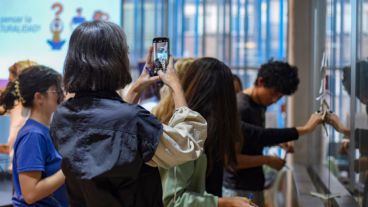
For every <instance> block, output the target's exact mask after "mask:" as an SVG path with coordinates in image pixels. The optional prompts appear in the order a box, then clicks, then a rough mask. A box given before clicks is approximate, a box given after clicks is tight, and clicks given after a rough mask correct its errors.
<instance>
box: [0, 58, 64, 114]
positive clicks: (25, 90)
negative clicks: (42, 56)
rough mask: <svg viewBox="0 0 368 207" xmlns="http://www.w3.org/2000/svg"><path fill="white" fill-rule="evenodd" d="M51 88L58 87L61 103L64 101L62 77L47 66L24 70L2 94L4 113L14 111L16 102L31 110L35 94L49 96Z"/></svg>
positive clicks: (0, 98)
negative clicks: (48, 91) (48, 92)
mask: <svg viewBox="0 0 368 207" xmlns="http://www.w3.org/2000/svg"><path fill="white" fill-rule="evenodd" d="M51 86H55V87H56V90H57V92H58V97H59V100H58V102H59V103H60V102H61V101H62V99H63V92H62V88H61V75H60V74H59V73H58V72H56V71H55V70H53V69H51V68H48V67H46V66H42V65H36V66H31V67H29V68H27V69H25V70H23V71H22V72H21V74H20V75H19V77H18V78H17V79H16V80H15V81H13V82H9V83H8V85H7V87H6V89H5V91H4V92H3V93H1V96H0V106H3V107H4V109H5V111H4V113H6V112H7V111H9V110H11V109H13V108H14V105H15V103H16V101H20V102H21V103H22V105H23V106H24V107H29V108H31V107H32V106H33V97H34V94H35V93H36V92H40V93H45V94H46V95H47V93H46V91H47V90H48V89H49V88H50V87H51Z"/></svg>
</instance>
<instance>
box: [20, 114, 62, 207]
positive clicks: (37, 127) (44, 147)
mask: <svg viewBox="0 0 368 207" xmlns="http://www.w3.org/2000/svg"><path fill="white" fill-rule="evenodd" d="M60 168H61V155H60V154H59V153H58V152H57V151H56V149H55V147H54V145H53V143H52V140H51V136H50V132H49V128H48V127H46V126H45V125H43V124H41V123H39V122H37V121H35V120H33V119H28V120H27V122H26V123H25V125H24V126H23V127H22V129H21V130H20V131H19V132H18V136H17V139H16V141H15V144H14V158H13V183H14V194H13V204H14V206H57V207H64V206H65V207H66V206H68V199H67V193H66V189H65V186H64V185H63V186H62V187H60V188H59V189H58V190H56V191H55V192H53V193H52V194H51V195H49V196H48V197H46V198H44V199H42V200H39V201H38V202H36V203H34V204H33V205H28V204H27V203H26V202H25V201H24V199H23V195H22V192H21V188H20V183H19V177H18V175H19V173H22V172H30V171H40V172H42V178H45V177H49V176H51V175H53V174H54V173H56V172H57V171H58V170H60Z"/></svg>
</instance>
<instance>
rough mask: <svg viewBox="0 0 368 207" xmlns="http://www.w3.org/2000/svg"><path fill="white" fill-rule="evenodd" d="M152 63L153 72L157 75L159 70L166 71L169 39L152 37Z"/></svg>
mask: <svg viewBox="0 0 368 207" xmlns="http://www.w3.org/2000/svg"><path fill="white" fill-rule="evenodd" d="M153 63H154V74H155V75H157V72H158V71H159V70H162V71H164V72H165V71H166V67H167V65H168V63H169V39H168V38H155V39H153Z"/></svg>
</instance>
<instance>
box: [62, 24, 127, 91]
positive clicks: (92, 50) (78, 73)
mask: <svg viewBox="0 0 368 207" xmlns="http://www.w3.org/2000/svg"><path fill="white" fill-rule="evenodd" d="M128 49H129V47H128V44H127V41H126V36H125V33H124V31H123V30H122V29H121V28H120V27H119V26H118V25H116V24H114V23H111V22H105V21H93V22H85V23H83V24H81V25H79V26H78V27H77V28H76V29H75V30H74V32H73V33H72V36H71V38H70V43H69V49H68V53H67V56H66V59H65V63H64V87H65V90H66V91H67V92H70V93H74V92H80V91H101V90H118V89H121V88H124V87H125V86H126V85H127V84H128V83H130V82H131V81H132V78H131V75H130V72H129V59H128Z"/></svg>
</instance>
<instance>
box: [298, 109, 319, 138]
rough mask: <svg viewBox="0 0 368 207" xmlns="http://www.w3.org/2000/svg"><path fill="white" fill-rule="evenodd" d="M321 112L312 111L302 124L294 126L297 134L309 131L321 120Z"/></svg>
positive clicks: (301, 134)
mask: <svg viewBox="0 0 368 207" xmlns="http://www.w3.org/2000/svg"><path fill="white" fill-rule="evenodd" d="M321 114H322V113H314V114H312V115H311V116H310V118H309V120H308V121H307V123H305V125H304V126H300V127H296V129H297V131H298V134H299V136H303V135H305V134H309V133H311V132H312V131H313V130H314V129H315V128H316V127H317V126H318V125H319V124H321V123H322V122H323V120H322V116H321Z"/></svg>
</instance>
